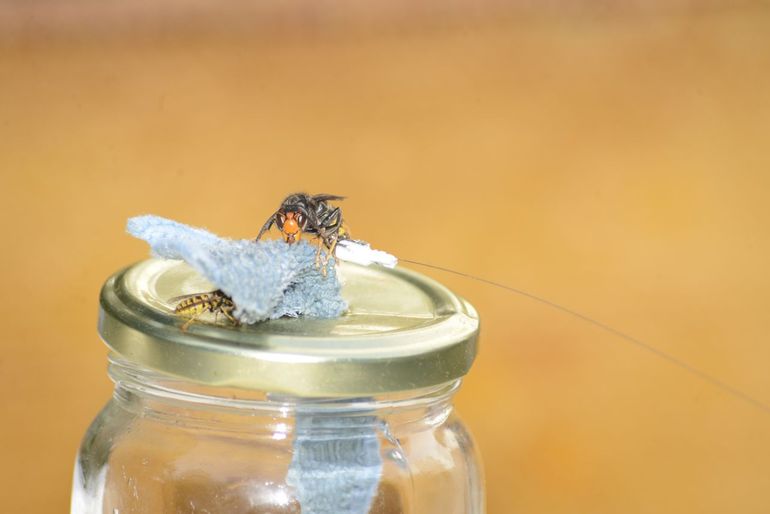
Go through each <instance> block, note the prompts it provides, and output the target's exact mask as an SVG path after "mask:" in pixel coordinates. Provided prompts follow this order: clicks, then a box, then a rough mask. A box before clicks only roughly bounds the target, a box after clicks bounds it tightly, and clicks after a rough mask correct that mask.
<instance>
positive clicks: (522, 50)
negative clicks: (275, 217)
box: [0, 2, 770, 514]
mask: <svg viewBox="0 0 770 514" xmlns="http://www.w3.org/2000/svg"><path fill="white" fill-rule="evenodd" d="M167 4H168V5H169V6H170V7H169V9H168V11H165V10H161V9H158V10H157V11H152V10H151V9H150V11H149V12H140V13H138V14H137V13H133V12H132V13H122V12H118V13H117V14H116V13H114V12H113V13H110V12H102V11H98V10H96V9H98V8H99V7H98V6H97V3H84V2H81V3H80V4H79V5H81V11H78V10H77V9H70V10H67V11H66V12H64V14H62V12H63V11H62V9H64V8H63V7H62V8H60V9H59V10H58V11H57V10H56V9H54V7H53V6H52V5H53V2H36V3H34V4H30V5H31V6H27V7H23V4H20V5H17V6H4V7H0V180H1V181H2V191H1V192H0V195H1V196H0V201H2V205H3V216H2V219H0V224H1V225H2V234H3V238H4V240H5V244H4V245H3V246H4V249H3V252H2V257H0V258H1V259H2V267H1V269H2V272H1V273H2V282H3V284H4V288H5V294H3V295H2V296H0V313H2V314H1V316H2V326H3V328H4V331H3V332H4V333H3V337H2V342H1V343H0V344H1V345H2V346H1V347H0V386H2V390H3V391H4V394H3V399H2V401H0V415H1V416H2V424H1V425H0V445H2V447H1V448H0V449H1V450H2V455H3V465H2V466H1V467H0V484H2V486H0V505H2V506H3V509H2V510H3V511H4V512H14V513H16V512H19V513H21V512H23V513H30V514H34V513H52V512H68V509H69V489H70V486H71V470H72V464H73V460H74V456H75V452H76V450H77V447H78V445H79V441H80V438H81V437H82V435H83V433H84V431H85V429H86V427H87V426H88V424H89V423H90V421H91V419H92V418H93V417H94V416H95V415H96V413H97V411H98V410H99V408H100V407H101V405H102V404H103V403H104V402H106V401H107V399H108V398H109V397H110V394H111V384H110V382H109V380H108V378H107V375H106V371H105V366H106V358H105V356H106V351H105V348H104V346H103V345H102V344H101V342H100V341H99V339H98V337H97V335H96V331H95V325H96V309H97V294H98V291H99V288H100V286H101V284H102V282H103V281H104V280H105V279H106V278H107V276H108V275H110V274H111V273H112V272H114V271H115V270H117V269H119V268H121V267H123V266H125V265H127V264H129V263H131V262H134V261H137V260H139V259H142V258H144V257H145V256H147V253H148V250H147V247H146V245H145V244H144V243H143V242H140V241H137V240H133V239H132V238H130V237H129V236H127V235H126V234H125V233H124V224H125V221H126V219H127V218H128V217H129V216H132V215H136V214H142V213H154V214H159V215H163V216H167V217H170V218H174V219H176V220H179V221H182V222H185V223H188V224H192V225H199V226H205V227H207V228H209V229H211V230H213V231H214V232H217V233H220V234H223V235H226V236H230V237H237V238H241V237H243V238H246V237H252V236H254V235H255V234H256V232H257V231H258V229H259V227H260V226H261V224H262V222H263V221H264V219H265V218H266V216H268V215H269V214H270V213H271V212H272V211H273V210H274V209H275V208H276V207H277V206H278V204H279V202H280V200H281V199H282V198H283V196H284V195H285V194H287V193H289V192H293V191H295V190H304V191H308V192H328V193H335V194H343V195H347V196H348V199H347V200H345V202H344V204H343V206H344V213H345V216H346V219H347V220H348V222H349V225H350V227H351V230H352V231H353V235H354V236H356V237H359V238H363V239H366V240H368V241H370V242H371V243H372V244H373V245H374V246H375V247H378V248H382V249H386V250H388V251H390V252H392V253H394V254H396V255H398V256H401V257H403V258H408V259H416V260H420V261H425V262H429V263H433V264H436V265H440V266H445V267H449V268H452V269H456V270H460V271H464V272H468V273H473V274H477V275H479V276H482V277H484V278H488V279H492V280H497V281H500V282H504V283H506V284H509V285H512V286H515V287H517V288H521V289H524V290H526V291H530V292H534V293H536V294H539V295H542V296H544V297H546V298H549V299H551V300H554V301H556V302H559V303H561V304H564V305H566V306H569V307H571V308H574V309H577V310H579V311H580V312H582V313H585V314H587V315H589V316H592V317H595V318H597V319H599V320H601V321H603V322H605V323H608V324H610V325H612V326H614V327H617V328H619V329H620V330H622V331H624V332H627V333H630V334H633V335H634V336H636V337H639V338H641V339H643V340H645V341H648V342H650V343H652V344H654V345H655V346H656V347H657V348H659V349H661V350H663V351H665V352H667V353H669V354H671V355H672V356H675V357H676V358H678V359H682V360H684V361H687V362H688V363H690V364H691V365H693V366H695V367H697V368H699V369H701V370H704V371H705V372H707V373H709V374H711V375H714V376H716V377H718V378H719V379H720V380H723V381H724V382H727V383H729V384H732V385H734V386H735V387H737V388H739V389H740V390H742V391H745V392H747V393H748V394H750V395H752V396H753V397H755V398H757V399H759V400H760V401H762V402H764V403H770V374H768V372H767V363H768V361H769V359H770V346H768V344H767V341H768V333H770V316H768V314H767V311H768V303H769V302H768V300H769V299H770V274H769V273H768V272H767V265H768V250H770V230H769V229H768V227H770V202H769V201H768V194H769V193H770V143H769V140H768V138H769V137H770V136H769V134H770V10H768V9H765V8H763V7H760V6H759V5H754V4H751V3H743V4H737V3H733V4H730V5H726V4H719V3H711V4H708V5H706V7H703V6H701V7H697V8H696V7H692V6H689V4H687V3H681V2H678V3H675V4H662V3H657V4H652V5H645V6H641V5H636V4H632V3H628V4H625V7H624V4H620V5H614V6H612V7H611V6H609V5H605V4H600V3H588V2H584V3H579V4H569V5H567V4H566V3H564V6H563V8H560V4H559V3H555V4H553V3H552V4H548V5H549V7H548V8H545V7H543V8H542V9H538V8H537V7H536V6H534V5H531V6H529V7H526V8H525V7H522V6H519V8H504V6H503V5H501V4H497V3H491V2H490V3H486V4H478V5H476V4H474V5H470V4H464V3H462V2H458V3H452V4H447V5H448V7H447V8H446V9H443V10H440V11H439V10H438V9H437V8H434V9H429V8H427V7H426V6H425V5H430V4H425V5H421V6H420V7H413V8H410V7H409V6H408V4H405V3H398V4H394V5H396V6H397V7H394V8H390V9H380V10H377V9H375V8H374V7H372V8H371V10H367V8H365V7H360V6H359V7H358V8H356V9H354V10H353V11H347V10H346V9H347V8H348V7H350V5H349V4H348V3H344V2H337V3H330V4H310V3H304V4H303V3H300V4H298V6H297V5H295V6H294V7H293V8H290V7H285V8H282V7H280V5H278V4H275V3H273V4H270V3H268V4H265V5H272V6H273V7H275V9H274V10H272V11H269V12H261V11H259V10H258V9H256V8H250V9H244V13H243V14H242V15H241V14H240V13H239V12H238V11H237V9H235V8H233V7H232V6H231V7H229V8H228V9H230V10H228V11H227V12H226V13H224V14H222V13H221V12H218V11H216V10H215V9H209V10H207V8H206V6H207V5H209V4H207V3H206V2H198V3H196V4H195V5H196V6H197V7H198V8H199V9H198V10H197V11H196V12H195V15H194V16H190V17H185V16H183V15H177V14H178V13H177V10H175V9H176V8H178V7H179V3H178V2H168V3H167ZM100 5H101V4H100ZM105 5H116V4H114V3H110V4H105ZM137 5H140V6H145V7H147V4H145V3H141V2H140V3H138V4H137ZM237 5H245V3H244V4H237ZM277 5H278V6H277ZM311 5H312V6H313V7H311ZM324 5H327V6H331V7H328V9H329V10H328V11H325V10H324V7H323V6H324ZM372 5H373V6H377V5H379V6H380V7H382V6H383V5H387V4H384V3H379V4H378V3H375V4H372ZM46 6H47V7H46ZM276 6H277V7H276ZM581 6H582V7H581ZM209 7H210V6H209ZM252 7H253V6H252ZM434 7H435V6H434ZM89 8H93V9H94V10H96V11H95V12H93V13H92V12H91V11H90V10H89ZM105 9H106V8H105ZM148 9H149V7H148ZM282 9H284V10H282ZM139 11H141V9H139ZM266 11H268V10H266ZM370 11H371V12H370ZM84 13H85V14H84ZM89 13H91V14H92V15H89ZM421 271H425V272H426V273H428V274H430V275H432V276H434V277H436V278H438V279H439V280H441V281H443V282H444V283H446V284H448V285H449V286H450V287H452V288H453V289H454V290H455V291H457V292H458V293H460V294H461V295H463V296H465V297H467V298H468V299H469V300H471V302H472V303H473V304H474V305H475V306H476V307H477V309H478V310H479V311H480V314H481V316H482V325H483V328H482V339H481V353H480V355H479V357H478V360H477V362H476V365H475V367H474V369H473V370H472V372H471V373H470V375H469V376H468V377H467V379H466V381H465V385H464V387H463V389H462V391H461V393H460V394H459V397H458V398H457V405H458V409H459V411H460V412H461V413H462V414H463V415H464V418H465V421H466V423H467V424H468V425H469V427H470V428H471V430H472V431H473V433H474V434H475V437H476V440H477V443H478V446H479V447H480V450H481V452H482V455H483V458H484V462H485V469H486V477H487V498H488V512H489V514H507V513H513V512H516V513H554V514H561V513H576V512H581V513H583V512H590V513H596V514H603V513H608V514H609V513H618V512H623V513H691V512H692V513H725V512H731V513H766V512H768V511H770V439H769V438H768V437H767V434H768V432H769V431H770V415H768V412H767V411H763V410H762V409H761V408H757V407H756V406H753V405H751V404H750V403H748V402H746V401H742V400H740V399H738V398H736V397H735V396H733V395H730V394H728V393H726V392H725V391H723V390H720V389H719V388H717V387H715V386H714V385H713V384H710V383H708V382H706V381H704V380H701V379H699V378H698V377H696V376H693V375H692V374H688V373H687V372H685V371H684V370H683V369H681V368H679V367H676V366H674V365H672V364H671V363H669V362H666V361H665V360H662V359H660V358H658V357H656V356H655V355H652V354H651V353H649V352H646V351H644V350H641V349H640V348H638V347H635V346H633V345H631V344H628V343H626V342H624V341H622V340H620V339H619V338H617V337H615V336H612V335H610V334H607V333H605V332H602V331H600V330H599V329H597V328H596V327H594V326H591V325H589V324H587V323H586V322H584V321H581V320H578V319H575V318H572V317H570V316H567V315H565V314H563V313H560V312H557V311H555V310H553V309H550V308H548V307H546V306H544V305H542V304H538V303H536V302H534V301H532V300H530V299H527V298H524V297H521V296H516V295H513V294H510V293H506V292H504V291H501V290H498V289H495V288H492V287H490V286H487V285H484V284H480V283H477V282H473V281H469V280H467V279H463V278H459V277H455V276H452V275H448V274H443V273H440V272H434V271H430V270H421Z"/></svg>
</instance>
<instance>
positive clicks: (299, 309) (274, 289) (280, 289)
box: [126, 215, 347, 323]
mask: <svg viewBox="0 0 770 514" xmlns="http://www.w3.org/2000/svg"><path fill="white" fill-rule="evenodd" d="M126 229H127V231H128V233H129V234H131V235H132V236H134V237H137V238H139V239H143V240H144V241H147V243H149V245H150V247H151V249H152V253H153V255H155V256H157V257H163V258H166V259H183V260H185V261H187V263H188V264H190V265H191V266H192V267H194V268H195V269H196V270H198V272H200V273H201V274H202V275H203V276H204V277H206V279H208V280H209V281H210V282H211V283H212V284H214V285H215V286H216V287H217V288H219V289H221V290H222V291H224V292H225V294H227V295H228V296H230V297H231V298H232V299H233V302H235V305H236V310H235V316H236V317H237V318H238V319H239V320H240V321H241V322H243V323H256V322H258V321H264V320H266V319H275V318H280V317H283V316H292V317H296V316H300V315H302V316H309V317H316V318H335V317H337V316H340V315H341V314H342V313H343V312H345V310H346V309H347V304H346V302H345V300H343V299H342V296H341V295H340V283H339V281H338V280H337V275H336V272H335V269H334V260H333V259H332V260H330V261H329V265H328V267H327V271H328V275H327V276H326V277H324V276H323V275H322V274H321V272H320V270H318V269H317V268H316V266H315V254H316V247H314V246H312V245H310V244H308V243H307V242H304V241H300V242H298V243H296V244H292V245H288V244H286V243H285V242H283V241H259V242H254V241H253V240H230V239H223V238H220V237H218V236H216V235H214V234H212V233H211V232H209V231H207V230H204V229H202V228H195V227H190V226H187V225H184V224H182V223H178V222H176V221H172V220H169V219H166V218H161V217H159V216H151V215H147V216H137V217H134V218H130V219H129V220H128V223H127V226H126Z"/></svg>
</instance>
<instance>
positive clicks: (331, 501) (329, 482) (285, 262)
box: [127, 216, 382, 514]
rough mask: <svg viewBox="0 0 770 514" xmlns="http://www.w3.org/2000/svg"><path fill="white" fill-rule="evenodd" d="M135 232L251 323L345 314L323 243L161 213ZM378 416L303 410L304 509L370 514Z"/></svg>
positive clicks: (135, 221) (297, 463) (299, 424)
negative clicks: (232, 234) (222, 230)
mask: <svg viewBox="0 0 770 514" xmlns="http://www.w3.org/2000/svg"><path fill="white" fill-rule="evenodd" d="M127 230H128V232H129V233H130V234H131V235H133V236H135V237H137V238H139V239H143V240H144V241H147V243H149V244H150V247H151V249H152V253H153V254H154V255H156V256H158V257H163V258H166V259H183V260H185V261H187V263H188V264H190V265H191V266H192V267H194V268H195V269H197V270H198V272H200V273H201V274H202V275H203V276H204V277H206V278H207V279H208V280H209V281H210V282H211V283H212V284H214V285H215V286H216V287H218V288H219V289H221V290H222V291H224V292H225V293H226V294H227V295H229V296H230V297H231V298H232V299H233V301H234V302H235V304H236V306H237V309H236V311H235V315H236V317H237V318H238V319H239V320H240V321H242V322H244V323H255V322H258V321H262V320H266V319H273V318H280V317H282V316H299V315H304V316H312V317H319V318H333V317H337V316H340V315H341V314H342V313H343V312H344V311H345V310H346V309H347V304H346V303H345V301H344V300H343V299H342V296H341V295H340V284H339V281H338V280H337V275H336V273H335V269H334V261H330V263H329V266H328V276H327V277H323V275H322V274H321V272H320V271H319V270H318V269H316V267H315V253H316V248H315V247H313V246H311V245H310V244H308V243H306V242H304V241H300V242H298V243H296V244H293V245H287V244H286V243H284V242H283V241H259V242H254V241H251V240H241V241H233V240H228V239H222V238H220V237H218V236H216V235H214V234H212V233H211V232H208V231H207V230H204V229H201V228H195V227H190V226H187V225H183V224H181V223H177V222H175V221H172V220H169V219H165V218H161V217H158V216H137V217H135V218H131V219H129V220H128V224H127ZM375 422H376V418H374V417H372V416H360V417H357V418H356V417H353V418H351V417H344V416H334V415H331V416H330V415H328V414H327V415H318V414H316V413H311V412H307V411H303V409H301V408H299V409H297V413H296V437H295V439H294V443H293V455H292V461H291V465H290V466H289V471H288V475H287V477H286V481H287V483H288V484H289V485H290V486H292V487H293V488H294V489H295V491H296V494H297V499H298V500H299V502H300V506H301V508H302V514H367V513H368V512H369V509H370V508H371V505H372V501H373V499H374V497H375V495H376V493H377V486H378V484H379V482H380V477H381V474H382V458H381V456H380V443H379V439H378V436H377V430H376V428H375Z"/></svg>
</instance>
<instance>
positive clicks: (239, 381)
mask: <svg viewBox="0 0 770 514" xmlns="http://www.w3.org/2000/svg"><path fill="white" fill-rule="evenodd" d="M337 271H338V274H339V276H340V279H341V281H342V283H343V287H342V294H343V296H344V298H345V299H346V300H347V301H348V303H349V305H350V308H349V310H348V312H347V313H346V314H344V315H343V316H341V317H340V318H336V319H311V318H283V319H277V320H272V321H266V322H262V323H258V324H255V325H242V326H238V327H236V326H232V325H230V324H229V323H228V322H227V321H226V320H224V319H223V318H222V317H220V322H219V323H217V324H215V323H214V322H213V318H212V319H207V320H204V322H202V323H198V322H196V323H194V324H192V325H191V326H190V327H189V329H188V330H187V331H186V332H183V331H182V330H181V329H180V327H181V325H182V323H183V322H184V320H183V319H182V318H180V317H178V316H177V315H175V314H174V301H173V300H172V299H173V298H175V297H178V296H180V295H184V294H190V293H197V292H205V291H210V290H212V289H215V288H214V287H212V286H211V284H209V283H207V282H206V281H205V279H203V278H202V277H201V276H200V275H199V274H198V273H197V272H196V271H195V270H193V269H192V268H191V267H190V266H188V265H187V264H186V263H184V262H181V261H173V260H160V259H149V260H146V261H143V262H140V263H138V264H135V265H134V266H131V267H129V268H127V269H125V270H123V271H120V272H118V273H117V274H115V275H113V276H112V277H110V279H109V280H107V282H106V283H105V284H104V287H103V288H102V292H101V298H100V309H99V334H100V336H101V338H102V339H103V340H104V342H105V343H106V344H107V346H108V347H109V348H110V349H111V350H112V351H114V352H116V353H117V354H119V355H121V356H122V357H124V358H126V359H129V360H131V361H134V362H136V363H138V364H140V365H143V366H147V367H149V368H153V369H155V370H158V371H161V372H163V373H168V374H171V375H176V376H178V377H182V378H184V379H189V380H192V381H195V382H200V383H204V384H207V385H215V386H223V387H239V388H246V389H258V390H264V391H270V392H281V393H287V394H294V395H299V396H348V395H369V394H377V393H386V392H394V391H403V390H408V389H415V388H420V387H426V386H431V385H436V384H440V383H443V382H447V381H450V380H454V379H457V378H460V377H462V376H463V375H465V374H466V373H467V372H468V370H469V369H470V366H471V364H472V362H473V359H474V358H475V356H476V349H477V346H476V341H477V338H478V332H479V319H478V315H477V313H476V311H475V310H474V308H473V307H472V306H471V305H470V304H469V303H468V302H467V301H465V300H463V299H461V298H459V297H458V296H456V295H455V294H454V293H452V292H451V291H449V290H448V289H447V288H446V287H444V286H442V285H441V284H439V283H438V282H436V281H434V280H432V279H430V278H428V277H425V276H423V275H420V274H418V273H415V272H413V271H410V270H406V269H403V268H395V269H388V268H382V267H379V266H371V267H365V266H359V265H356V264H349V263H345V262H342V263H340V265H339V266H338V268H337Z"/></svg>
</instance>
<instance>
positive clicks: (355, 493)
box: [286, 409, 382, 514]
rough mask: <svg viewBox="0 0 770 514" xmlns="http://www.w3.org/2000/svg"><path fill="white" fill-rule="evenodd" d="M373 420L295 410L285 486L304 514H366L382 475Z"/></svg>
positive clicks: (373, 417)
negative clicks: (294, 496)
mask: <svg viewBox="0 0 770 514" xmlns="http://www.w3.org/2000/svg"><path fill="white" fill-rule="evenodd" d="M376 424H377V418H376V417H375V416H349V417H343V416H329V415H326V416H324V415H318V414H316V415H310V414H303V413H302V412H301V409H298V410H297V423H296V427H295V428H296V438H295V439H294V455H293V457H292V461H291V465H290V466H289V473H288V475H287V477H286V483H287V484H289V485H290V486H291V487H293V488H294V490H295V491H296V494H297V499H298V500H299V504H300V506H301V507H302V514H367V513H368V512H369V509H370V508H371V505H372V501H373V500H374V497H375V495H376V494H377V486H378V485H379V483H380V476H381V475H382V456H381V455H380V441H379V439H378V436H377V429H376Z"/></svg>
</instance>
